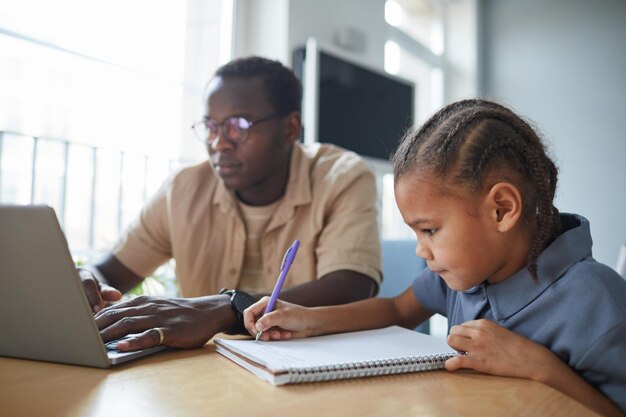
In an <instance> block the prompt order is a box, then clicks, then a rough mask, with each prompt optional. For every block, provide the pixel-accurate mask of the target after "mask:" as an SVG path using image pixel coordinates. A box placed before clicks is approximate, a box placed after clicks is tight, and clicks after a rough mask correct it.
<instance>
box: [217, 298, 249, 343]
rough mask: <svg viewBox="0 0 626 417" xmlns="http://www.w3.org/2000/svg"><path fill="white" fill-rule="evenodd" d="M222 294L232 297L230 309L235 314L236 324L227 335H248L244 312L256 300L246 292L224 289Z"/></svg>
mask: <svg viewBox="0 0 626 417" xmlns="http://www.w3.org/2000/svg"><path fill="white" fill-rule="evenodd" d="M219 293H220V294H226V295H228V296H230V307H231V308H232V310H233V312H234V313H235V324H234V325H233V327H231V329H230V330H228V331H227V332H226V334H231V335H235V334H242V333H246V328H245V326H244V325H243V311H244V310H245V309H246V308H248V307H249V306H250V305H252V304H253V303H254V299H253V298H252V296H251V295H250V294H248V293H247V292H245V291H239V290H229V289H226V288H224V289H222V290H220V292H219Z"/></svg>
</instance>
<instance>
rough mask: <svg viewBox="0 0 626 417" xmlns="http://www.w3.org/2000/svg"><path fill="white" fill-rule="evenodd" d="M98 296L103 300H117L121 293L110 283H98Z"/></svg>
mask: <svg viewBox="0 0 626 417" xmlns="http://www.w3.org/2000/svg"><path fill="white" fill-rule="evenodd" d="M100 297H101V298H102V300H103V301H105V302H114V301H119V300H120V299H121V298H122V293H121V291H120V290H118V289H117V288H113V287H111V286H110V285H106V284H102V283H101V284H100Z"/></svg>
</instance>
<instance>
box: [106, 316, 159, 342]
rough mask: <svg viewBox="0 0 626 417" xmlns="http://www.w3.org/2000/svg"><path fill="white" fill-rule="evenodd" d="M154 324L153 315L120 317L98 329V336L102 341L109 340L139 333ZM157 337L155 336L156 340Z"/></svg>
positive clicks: (152, 326)
mask: <svg viewBox="0 0 626 417" xmlns="http://www.w3.org/2000/svg"><path fill="white" fill-rule="evenodd" d="M155 326H156V318H155V316H129V317H122V318H120V319H119V320H118V321H116V322H114V323H113V324H111V325H110V326H106V328H104V329H102V328H101V330H100V336H101V337H102V340H103V341H104V342H109V341H111V340H115V339H121V338H122V337H124V336H126V335H129V334H134V333H141V332H143V331H145V330H146V329H152V328H154V327H155ZM158 340H159V339H158V338H157V341H158Z"/></svg>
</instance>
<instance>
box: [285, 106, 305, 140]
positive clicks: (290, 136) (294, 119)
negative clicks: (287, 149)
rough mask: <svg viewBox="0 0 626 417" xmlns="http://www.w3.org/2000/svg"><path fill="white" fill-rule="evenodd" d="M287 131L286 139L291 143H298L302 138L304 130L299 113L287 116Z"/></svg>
mask: <svg viewBox="0 0 626 417" xmlns="http://www.w3.org/2000/svg"><path fill="white" fill-rule="evenodd" d="M285 129H286V132H285V138H287V140H288V141H290V142H291V143H294V142H297V141H298V139H299V138H300V130H301V129H302V122H301V120H300V113H299V112H297V111H294V112H291V113H289V114H288V115H287V116H285Z"/></svg>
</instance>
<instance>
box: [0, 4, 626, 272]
mask: <svg viewBox="0 0 626 417" xmlns="http://www.w3.org/2000/svg"><path fill="white" fill-rule="evenodd" d="M625 23H626V2H625V1H623V0H597V1H594V2H589V1H585V0H550V1H542V0H524V1H521V0H316V1H307V0H186V1H182V0H180V1H174V0H123V1H122V0H108V1H106V2H104V1H93V0H55V1H54V2H51V1H44V0H2V2H0V202H2V203H17V204H31V203H32V204H48V205H51V206H53V207H54V208H55V209H56V211H57V215H58V216H59V219H60V222H61V224H62V227H63V229H64V231H65V233H66V235H67V238H68V242H69V245H70V248H71V250H72V252H73V254H74V255H75V257H76V258H77V259H80V260H83V261H85V262H89V261H91V260H93V259H94V258H98V257H99V256H100V255H101V254H102V253H103V252H106V251H108V250H109V249H110V248H111V246H112V245H113V244H114V242H115V240H116V238H117V237H118V235H119V232H120V231H121V230H122V229H123V228H124V226H125V225H126V224H127V223H128V222H129V221H130V220H131V219H132V218H133V217H134V216H135V215H136V214H137V213H138V211H139V209H140V207H141V205H142V203H143V202H144V201H145V199H146V198H148V197H149V196H150V195H151V194H152V193H153V192H154V191H155V190H156V189H157V188H158V186H159V184H160V183H161V182H162V180H163V179H164V178H165V177H167V176H168V175H170V174H171V173H172V172H174V171H176V170H177V169H179V168H180V167H181V166H183V165H186V164H190V163H194V162H198V161H201V160H204V159H205V158H206V152H205V149H204V148H203V146H202V145H201V144H200V143H198V142H197V141H195V140H194V137H193V135H192V132H191V129H190V126H191V124H192V123H193V122H194V121H195V120H198V119H200V118H201V117H202V115H203V98H202V92H203V88H204V85H205V83H206V82H207V81H208V79H209V78H210V77H211V75H212V73H213V72H214V70H215V69H216V68H217V67H218V66H219V65H221V64H223V63H225V62H227V61H229V60H231V59H232V58H236V57H242V56H247V55H262V56H266V57H269V58H273V59H278V60H280V61H281V62H283V63H284V64H286V65H287V66H290V67H291V66H294V65H302V61H298V60H297V59H296V58H295V57H294V52H295V51H298V50H299V48H302V47H304V46H305V45H307V41H309V43H310V42H311V39H312V40H314V41H315V44H316V45H317V47H318V51H326V52H327V53H328V54H330V55H331V56H333V57H335V58H337V59H339V60H340V61H342V62H345V63H347V64H350V65H354V66H357V67H358V68H360V69H362V70H364V71H369V72H371V74H373V75H375V76H376V78H377V79H387V80H392V81H393V80H395V81H398V82H402V83H404V84H407V83H408V85H410V86H411V100H412V103H411V105H410V106H409V107H408V109H409V111H410V113H411V116H412V117H411V120H410V121H409V122H410V123H414V124H419V123H420V122H422V121H424V120H425V119H426V118H427V117H428V116H429V115H430V114H432V113H433V112H434V111H435V110H436V109H438V108H439V107H441V106H443V105H444V104H447V103H449V102H452V101H455V100H458V99H461V98H467V97H473V96H487V97H491V98H495V99H498V100H499V101H501V102H503V103H504V104H506V105H509V106H511V107H512V108H513V109H514V110H516V111H518V112H519V113H521V114H522V115H524V116H526V117H527V118H529V119H530V120H532V121H533V122H534V123H535V124H536V125H537V126H538V127H539V129H540V130H541V132H543V134H544V135H545V137H546V139H547V141H548V144H549V145H550V149H551V151H552V154H553V156H554V158H555V160H556V161H557V163H558V165H559V167H560V183H559V188H558V194H557V207H558V208H559V209H560V210H561V211H563V212H577V213H580V214H582V215H584V216H586V217H587V218H588V219H589V220H590V221H591V225H592V235H593V238H594V254H595V257H596V258H597V259H598V260H599V261H601V262H604V263H606V264H608V265H610V266H614V265H615V263H616V260H617V256H618V251H619V248H620V246H621V245H622V244H624V242H625V241H626V81H625V80H624V78H625V74H626V24H625ZM301 58H302V56H301ZM306 58H307V60H309V62H311V61H310V59H311V54H310V53H309V55H307V56H306ZM298 62H300V64H298ZM319 62H320V63H321V61H319ZM318 64H319V63H318ZM303 68H304V69H306V64H305V65H304V67H303ZM311 68H315V67H311ZM304 69H303V71H302V72H301V73H300V76H302V77H304V78H305V79H306V77H307V75H309V76H310V75H312V73H313V71H312V70H309V71H308V73H307V71H305V70H304ZM318 69H319V67H318ZM371 84H372V83H368V82H365V84H364V85H359V86H358V89H360V88H361V87H363V88H365V87H366V86H368V85H371ZM319 86H320V84H319V82H318V84H315V82H311V83H310V85H309V87H310V89H309V91H307V90H306V85H305V95H309V96H311V95H313V96H315V91H313V90H312V89H315V88H319ZM386 100H387V101H386ZM390 100H391V101H393V100H394V99H393V98H384V99H381V100H380V101H381V102H382V103H383V104H384V103H385V102H386V103H387V104H389V102H390ZM312 106H313V105H311V104H309V105H308V108H307V104H306V103H305V112H308V111H311V110H312ZM315 117H317V116H311V118H309V116H308V115H306V114H305V116H304V119H305V130H306V129H309V132H311V131H316V130H315V126H314V124H315V123H318V122H320V121H319V120H316V119H315ZM380 119H381V120H382V119H385V117H381V118H380ZM307 123H308V125H307ZM320 123H321V122H320ZM381 123H382V122H381ZM344 127H345V126H344ZM351 128H352V126H350V125H349V126H348V127H347V131H348V132H349V131H351V130H350V129H351ZM317 131H318V132H322V130H317ZM344 136H346V135H345V134H344ZM359 137H360V136H359ZM397 139H398V138H396V137H388V138H385V141H386V143H387V144H388V145H389V144H393V143H395V141H397ZM306 140H319V141H323V142H327V141H335V140H336V138H333V137H330V136H327V137H321V136H319V137H317V138H316V139H315V138H313V139H306ZM366 140H368V139H367V138H364V139H363V141H366ZM357 142H358V141H357ZM354 147H355V149H354V150H355V151H357V152H359V150H360V145H359V144H358V143H356V144H355V145H354ZM388 147H389V146H388ZM364 156H366V157H367V158H368V161H369V163H370V164H371V166H372V168H373V169H374V170H375V172H376V173H377V177H378V185H379V190H378V191H379V204H380V208H381V219H380V230H381V235H382V237H383V238H384V239H389V240H398V239H400V240H402V239H414V237H413V236H412V235H411V232H410V231H409V230H408V228H406V227H405V226H404V225H403V224H402V221H401V219H400V218H399V215H398V213H397V210H396V208H395V203H394V200H393V189H392V177H391V174H390V169H389V165H388V163H387V162H386V160H385V158H384V157H381V155H377V156H375V157H372V156H370V155H367V154H365V155H364Z"/></svg>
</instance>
